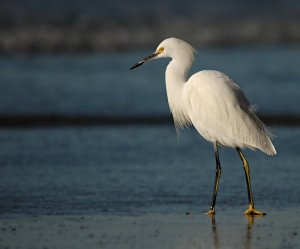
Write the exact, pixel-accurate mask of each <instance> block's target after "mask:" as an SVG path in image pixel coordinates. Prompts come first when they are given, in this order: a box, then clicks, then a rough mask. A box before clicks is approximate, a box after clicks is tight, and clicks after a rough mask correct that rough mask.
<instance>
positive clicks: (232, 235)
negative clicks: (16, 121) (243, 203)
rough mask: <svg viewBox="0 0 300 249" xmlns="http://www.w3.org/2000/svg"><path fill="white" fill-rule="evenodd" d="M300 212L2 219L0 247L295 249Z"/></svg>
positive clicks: (233, 211)
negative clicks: (245, 215) (253, 214)
mask: <svg viewBox="0 0 300 249" xmlns="http://www.w3.org/2000/svg"><path fill="white" fill-rule="evenodd" d="M299 221H300V218H299V208H285V209H282V210H271V211H269V213H268V215H266V216H264V217H257V218H253V219H249V218H248V219H247V218H246V217H244V216H243V215H242V209H241V208H240V207H239V208H236V210H219V213H218V214H217V215H216V216H215V219H211V218H209V217H208V216H207V215H205V214H202V213H194V214H193V213H192V214H190V215H186V214H184V213H155V214H149V213H148V214H142V215H137V216H134V215H124V214H123V215H115V214H114V215H110V214H102V215H82V216H80V215H77V216H75V215H73V216H67V215H65V216H64V215H63V216H39V217H28V216H21V217H18V216H14V217H9V218H1V219H0V248H109V249H112V248H144V249H146V248H149V249H150V248H225V249H226V248H290V249H292V248H298V247H299V245H300V240H299V232H300V231H299Z"/></svg>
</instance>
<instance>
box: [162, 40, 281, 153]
mask: <svg viewBox="0 0 300 249" xmlns="http://www.w3.org/2000/svg"><path fill="white" fill-rule="evenodd" d="M161 47H163V48H164V52H163V53H162V54H159V55H158V57H168V56H170V57H171V58H172V60H171V62H170V63H169V65H168V67H167V70H166V86H167V96H168V102H169V106H170V109H171V112H172V114H173V118H174V122H175V125H176V127H178V128H182V127H184V126H187V125H189V124H193V125H194V127H195V128H196V129H197V131H198V132H199V133H200V134H201V135H202V136H203V137H204V138H205V139H206V140H208V141H210V142H212V143H215V142H218V143H219V144H222V145H224V146H229V147H233V148H236V147H240V148H244V147H247V148H250V149H256V148H257V149H260V150H261V151H263V152H265V153H266V154H268V155H275V154H276V150H275V148H274V146H273V144H272V142H271V140H270V137H269V136H270V132H269V131H268V130H267V128H266V126H265V125H264V124H263V123H262V122H261V121H260V120H259V118H258V117H257V116H256V115H255V113H254V108H252V107H251V106H250V104H249V102H248V101H247V99H246V97H245V95H244V93H243V92H242V90H241V88H240V87H239V85H237V84H236V83H235V82H234V81H233V80H231V79H230V78H229V77H228V76H227V75H225V74H223V73H221V72H218V71H214V70H203V71H200V72H198V73H196V74H194V75H192V76H191V77H190V78H188V71H189V69H190V68H191V66H192V63H193V61H194V49H193V48H192V47H191V46H190V45H189V44H187V43H186V42H184V41H182V40H179V39H176V38H169V39H166V40H164V41H163V42H162V43H161V44H160V45H159V46H158V48H161ZM178 50H182V51H180V52H177V51H178Z"/></svg>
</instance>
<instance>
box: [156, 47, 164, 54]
mask: <svg viewBox="0 0 300 249" xmlns="http://www.w3.org/2000/svg"><path fill="white" fill-rule="evenodd" d="M156 52H157V53H158V54H161V53H162V52H164V48H159V49H157V50H156Z"/></svg>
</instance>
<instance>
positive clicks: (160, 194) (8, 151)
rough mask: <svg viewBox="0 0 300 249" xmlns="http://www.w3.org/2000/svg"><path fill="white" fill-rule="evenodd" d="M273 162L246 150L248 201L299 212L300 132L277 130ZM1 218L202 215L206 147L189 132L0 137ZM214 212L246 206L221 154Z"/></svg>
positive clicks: (100, 130)
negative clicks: (249, 176)
mask: <svg viewBox="0 0 300 249" xmlns="http://www.w3.org/2000/svg"><path fill="white" fill-rule="evenodd" d="M276 134H277V136H278V138H277V139H276V140H275V141H274V143H275V146H276V148H277V151H278V155H277V156H275V157H268V156H266V155H264V154H263V153H260V152H251V151H246V152H245V153H246V155H247V157H248V160H249V162H250V165H251V170H252V178H253V179H252V183H253V190H254V195H255V201H256V203H257V204H258V205H259V206H260V207H263V209H264V210H266V212H267V211H268V209H273V208H277V207H278V208H280V207H286V206H293V207H295V206H299V205H300V198H299V195H298V193H299V190H300V187H299V184H298V183H299V180H300V179H299V177H300V174H299V167H298V163H299V161H300V158H299V153H298V148H299V145H300V144H299V143H300V142H299V141H300V129H299V128H288V127H286V128H283V127H279V128H278V129H277V130H276ZM0 140H1V143H2V144H5V146H3V147H2V150H1V152H0V165H1V168H0V174H1V179H2V180H1V182H0V199H1V200H4V201H2V202H1V203H0V211H1V214H2V216H3V215H4V216H6V215H11V214H36V215H38V214H86V213H91V214H93V213H132V214H136V213H144V212H146V213H148V212H151V211H156V212H170V211H174V212H180V213H185V212H186V211H193V210H197V211H199V210H203V211H205V210H206V209H207V207H208V206H209V202H210V198H211V193H212V187H213V181H214V169H215V166H214V156H213V148H212V146H211V145H210V144H208V143H207V142H206V141H204V140H203V139H201V138H200V137H199V136H198V135H197V134H196V132H195V131H194V130H191V131H189V132H188V131H187V132H184V133H183V134H181V135H180V137H179V138H178V139H177V138H176V134H175V131H174V128H173V127H172V126H171V125H165V126H124V127H123V126H121V127H120V126H115V127H105V126H104V127H94V128H92V127H90V128H40V129H17V130H0ZM220 157H221V163H222V166H223V173H222V178H221V183H220V190H219V191H220V194H219V198H218V205H217V206H218V208H219V209H227V208H230V207H232V206H235V207H239V206H243V207H246V206H247V192H246V188H245V179H244V173H243V169H242V165H241V162H240V159H239V158H238V155H237V153H236V152H235V151H234V150H232V149H221V150H220Z"/></svg>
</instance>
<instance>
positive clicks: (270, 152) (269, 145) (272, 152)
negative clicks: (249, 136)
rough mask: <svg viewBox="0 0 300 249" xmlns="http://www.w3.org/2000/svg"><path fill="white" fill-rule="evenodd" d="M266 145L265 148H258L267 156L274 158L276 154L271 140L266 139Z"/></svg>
mask: <svg viewBox="0 0 300 249" xmlns="http://www.w3.org/2000/svg"><path fill="white" fill-rule="evenodd" d="M267 139H268V143H267V145H266V146H265V147H262V148H259V149H260V150H261V151H262V152H264V153H266V154H267V155H269V156H275V155H276V154H277V152H276V149H275V147H274V145H273V144H272V142H271V139H270V138H269V137H268V138H267Z"/></svg>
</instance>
